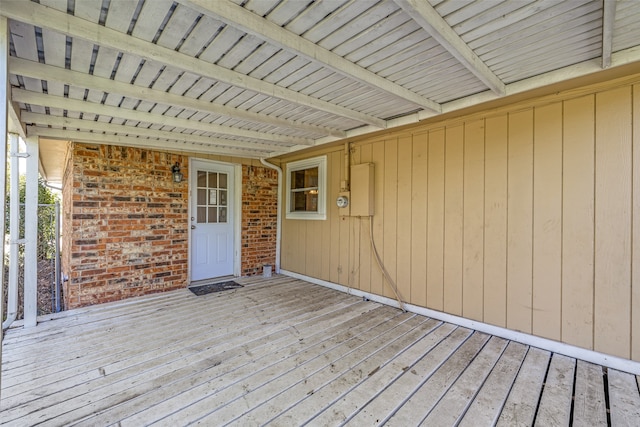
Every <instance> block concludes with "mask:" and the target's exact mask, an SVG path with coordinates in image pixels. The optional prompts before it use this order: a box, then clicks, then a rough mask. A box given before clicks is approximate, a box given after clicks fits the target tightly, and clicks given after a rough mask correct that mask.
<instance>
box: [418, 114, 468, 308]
mask: <svg viewBox="0 0 640 427" xmlns="http://www.w3.org/2000/svg"><path fill="white" fill-rule="evenodd" d="M445 144H446V146H445V166H444V167H445V176H444V182H445V187H444V188H445V195H444V216H445V219H444V283H445V287H444V311H445V312H447V313H451V314H455V315H461V314H462V226H463V217H462V209H463V203H464V202H463V198H462V195H463V191H462V189H463V184H464V181H463V171H464V167H463V160H464V158H463V155H464V128H463V127H462V126H455V127H452V128H447V130H446V140H445ZM427 307H429V308H435V307H433V306H430V305H428V306H427Z"/></svg>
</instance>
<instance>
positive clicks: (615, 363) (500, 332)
mask: <svg viewBox="0 0 640 427" xmlns="http://www.w3.org/2000/svg"><path fill="white" fill-rule="evenodd" d="M280 273H281V274H284V275H286V276H289V277H293V278H296V279H300V280H305V281H307V282H310V283H314V284H316V285H320V286H325V287H328V288H331V289H335V290H337V291H340V292H344V293H347V294H350V295H355V296H358V297H363V298H366V299H368V300H371V301H375V302H378V303H381V304H385V305H390V306H393V307H399V304H398V301H396V300H394V299H392V298H387V297H383V296H380V295H375V294H372V293H369V292H363V291H361V290H359V289H353V288H349V287H347V286H343V285H339V284H336V283H332V282H327V281H326V280H321V279H316V278H314V277H309V276H305V275H303V274H299V273H294V272H292V271H288V270H284V269H283V270H280ZM404 307H405V309H406V310H407V311H410V312H411V313H416V314H420V315H422V316H427V317H431V318H433V319H437V320H441V321H443V322H448V323H453V324H455V325H458V326H462V327H465V328H469V329H473V330H476V331H480V332H484V333H487V334H491V335H495V336H498V337H501V338H505V339H508V340H511V341H516V342H519V343H522V344H526V345H530V346H533V347H537V348H541V349H544V350H548V351H551V352H553V353H558V354H562V355H565V356H569V357H573V358H575V359H580V360H584V361H587V362H591V363H595V364H597V365H602V366H606V367H607V368H611V369H617V370H619V371H623V372H629V373H632V374H634V375H640V362H634V361H633V360H629V359H623V358H621V357H617V356H612V355H610V354H604V353H600V352H597V351H594V350H588V349H586V348H581V347H577V346H574V345H570V344H565V343H561V342H559V341H554V340H550V339H547V338H542V337H537V336H535V335H531V334H526V333H524V332H518V331H514V330H511V329H507V328H503V327H500V326H494V325H490V324H488V323H484V322H478V321H476V320H471V319H466V318H464V317H460V316H455V315H453V314H447V313H443V312H441V311H436V310H431V309H429V308H425V307H421V306H418V305H413V304H406V303H405V304H404Z"/></svg>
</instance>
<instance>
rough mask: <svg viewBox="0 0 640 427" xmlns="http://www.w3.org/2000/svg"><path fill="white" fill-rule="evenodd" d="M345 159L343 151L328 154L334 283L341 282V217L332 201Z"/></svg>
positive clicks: (331, 274)
mask: <svg viewBox="0 0 640 427" xmlns="http://www.w3.org/2000/svg"><path fill="white" fill-rule="evenodd" d="M343 160H344V157H343V153H342V152H341V151H336V152H333V153H330V154H327V163H328V164H329V166H328V169H330V170H331V175H329V177H328V179H327V185H328V186H329V191H328V194H329V198H328V200H327V210H328V211H329V210H330V211H331V216H330V217H328V220H329V221H330V224H331V245H330V246H331V249H330V259H329V276H330V279H329V280H330V281H331V282H333V283H340V268H341V262H342V260H341V259H340V252H341V248H340V231H341V230H340V217H339V216H338V208H337V207H336V204H335V203H332V201H333V200H335V199H336V198H337V197H338V192H339V191H340V176H341V174H342V172H341V171H342V169H343V166H342V165H343Z"/></svg>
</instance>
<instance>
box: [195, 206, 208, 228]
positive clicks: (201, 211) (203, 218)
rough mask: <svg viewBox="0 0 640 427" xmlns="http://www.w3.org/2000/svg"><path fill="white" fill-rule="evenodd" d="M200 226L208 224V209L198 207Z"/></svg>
mask: <svg viewBox="0 0 640 427" xmlns="http://www.w3.org/2000/svg"><path fill="white" fill-rule="evenodd" d="M197 217H198V218H197V221H198V224H202V223H205V222H207V208H205V207H200V206H198V215H197Z"/></svg>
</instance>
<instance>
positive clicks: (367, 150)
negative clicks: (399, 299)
mask: <svg viewBox="0 0 640 427" xmlns="http://www.w3.org/2000/svg"><path fill="white" fill-rule="evenodd" d="M360 161H361V162H362V163H372V162H373V152H372V144H366V145H363V146H362V147H361V148H360ZM373 173H374V174H378V173H380V172H379V171H377V170H375V166H374V171H373ZM374 214H375V212H374ZM369 221H373V219H372V218H361V219H360V220H358V225H359V226H360V269H359V271H358V276H359V281H360V289H361V290H363V291H365V292H371V268H372V265H371V261H372V258H371V257H372V254H371V242H370V241H369ZM374 262H375V261H374Z"/></svg>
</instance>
